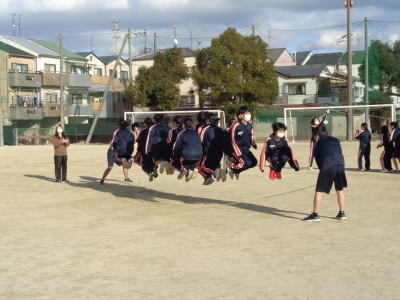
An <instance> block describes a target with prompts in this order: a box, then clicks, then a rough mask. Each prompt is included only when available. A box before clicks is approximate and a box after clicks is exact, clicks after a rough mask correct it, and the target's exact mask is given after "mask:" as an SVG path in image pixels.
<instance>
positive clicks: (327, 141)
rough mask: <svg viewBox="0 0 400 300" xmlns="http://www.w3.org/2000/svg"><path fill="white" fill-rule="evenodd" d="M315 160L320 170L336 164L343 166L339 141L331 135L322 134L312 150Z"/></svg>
mask: <svg viewBox="0 0 400 300" xmlns="http://www.w3.org/2000/svg"><path fill="white" fill-rule="evenodd" d="M314 155H315V161H316V162H317V166H318V168H319V170H320V171H322V170H329V169H331V168H333V167H336V166H344V157H343V154H342V147H341V146H340V141H339V140H338V139H337V138H335V137H333V136H323V137H321V138H320V139H319V141H318V143H317V146H315V150H314Z"/></svg>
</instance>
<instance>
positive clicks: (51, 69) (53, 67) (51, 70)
mask: <svg viewBox="0 0 400 300" xmlns="http://www.w3.org/2000/svg"><path fill="white" fill-rule="evenodd" d="M44 71H45V72H46V73H55V72H56V65H49V64H44Z"/></svg>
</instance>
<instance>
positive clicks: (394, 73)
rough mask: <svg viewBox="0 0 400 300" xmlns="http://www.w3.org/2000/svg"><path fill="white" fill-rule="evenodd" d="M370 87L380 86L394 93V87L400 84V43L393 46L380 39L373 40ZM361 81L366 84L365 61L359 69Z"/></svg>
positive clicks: (384, 90) (369, 55)
mask: <svg viewBox="0 0 400 300" xmlns="http://www.w3.org/2000/svg"><path fill="white" fill-rule="evenodd" d="M368 52H369V53H368V61H369V62H368V75H369V87H370V88H372V87H374V86H378V87H379V91H381V92H385V93H388V94H389V95H390V94H392V88H393V87H398V86H400V72H399V67H400V45H399V42H398V41H397V42H396V43H395V45H394V47H393V49H392V48H391V47H390V45H389V44H388V43H382V42H381V41H379V40H373V41H371V45H370V46H369V48H368ZM358 71H359V74H360V79H361V82H363V83H364V84H365V61H364V62H363V63H362V64H361V66H360V67H359V69H358Z"/></svg>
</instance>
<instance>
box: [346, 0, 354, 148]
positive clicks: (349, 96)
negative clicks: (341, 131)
mask: <svg viewBox="0 0 400 300" xmlns="http://www.w3.org/2000/svg"><path fill="white" fill-rule="evenodd" d="M344 3H345V6H346V8H347V105H349V106H352V105H353V53H352V47H351V8H352V7H353V5H354V1H353V0H345V2H344ZM353 135H354V132H353V109H352V108H348V113H347V140H349V141H352V140H353Z"/></svg>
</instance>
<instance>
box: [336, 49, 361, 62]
mask: <svg viewBox="0 0 400 300" xmlns="http://www.w3.org/2000/svg"><path fill="white" fill-rule="evenodd" d="M352 52H353V59H352V62H353V65H355V64H356V65H357V64H359V65H361V64H362V63H363V62H364V60H365V51H352ZM340 63H341V64H347V52H346V53H345V54H343V56H342V58H341V59H340Z"/></svg>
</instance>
